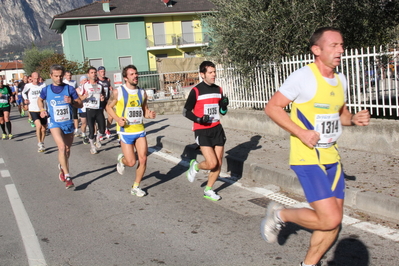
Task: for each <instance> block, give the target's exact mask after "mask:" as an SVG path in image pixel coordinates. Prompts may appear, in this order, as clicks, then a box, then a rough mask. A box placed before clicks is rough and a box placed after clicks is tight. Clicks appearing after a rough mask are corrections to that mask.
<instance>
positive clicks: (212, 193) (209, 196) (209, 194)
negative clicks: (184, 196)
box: [204, 189, 222, 201]
mask: <svg viewBox="0 0 399 266" xmlns="http://www.w3.org/2000/svg"><path fill="white" fill-rule="evenodd" d="M204 198H206V199H210V200H212V201H218V200H220V199H221V198H222V197H220V196H219V195H218V194H216V192H215V191H213V190H212V189H210V190H208V191H205V190H204Z"/></svg>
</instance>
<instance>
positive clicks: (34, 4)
mask: <svg viewBox="0 0 399 266" xmlns="http://www.w3.org/2000/svg"><path fill="white" fill-rule="evenodd" d="M94 1H96V0H67V1H62V0H0V50H2V51H3V52H5V51H6V50H7V52H10V51H12V49H13V48H14V49H16V50H19V49H21V48H22V49H23V48H24V47H25V48H26V47H29V46H30V45H31V44H32V43H35V44H37V45H38V46H48V43H49V42H54V41H59V42H60V40H61V38H60V35H57V34H55V32H53V31H51V30H50V29H49V26H50V23H51V20H52V18H53V16H54V15H57V14H60V13H64V12H66V11H69V10H72V9H75V8H78V7H81V6H84V5H87V4H90V3H92V2H94Z"/></svg>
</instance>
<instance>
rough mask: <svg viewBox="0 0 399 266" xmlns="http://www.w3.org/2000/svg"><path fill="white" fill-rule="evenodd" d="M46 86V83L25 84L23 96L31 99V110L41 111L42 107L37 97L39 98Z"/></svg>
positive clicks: (25, 98)
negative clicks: (38, 103)
mask: <svg viewBox="0 0 399 266" xmlns="http://www.w3.org/2000/svg"><path fill="white" fill-rule="evenodd" d="M44 87H46V84H45V83H41V84H38V85H33V84H32V83H28V84H26V85H25V87H24V90H23V91H22V97H23V98H24V100H29V106H28V108H29V111H31V112H40V108H39V106H38V105H37V99H38V98H39V96H40V92H41V91H42V89H43V88H44Z"/></svg>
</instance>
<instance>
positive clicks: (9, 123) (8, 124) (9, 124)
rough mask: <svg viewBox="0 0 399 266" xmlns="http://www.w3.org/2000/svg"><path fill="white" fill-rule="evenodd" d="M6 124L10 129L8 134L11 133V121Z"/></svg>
mask: <svg viewBox="0 0 399 266" xmlns="http://www.w3.org/2000/svg"><path fill="white" fill-rule="evenodd" d="M6 126H7V130H8V134H11V122H10V121H8V122H6Z"/></svg>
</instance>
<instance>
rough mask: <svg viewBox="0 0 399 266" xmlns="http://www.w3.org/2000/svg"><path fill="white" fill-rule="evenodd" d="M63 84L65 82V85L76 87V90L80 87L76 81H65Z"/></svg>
mask: <svg viewBox="0 0 399 266" xmlns="http://www.w3.org/2000/svg"><path fill="white" fill-rule="evenodd" d="M62 82H64V83H65V84H68V85H69V86H72V87H74V88H75V89H76V88H77V87H78V84H77V83H76V80H72V79H71V80H70V81H68V80H66V79H64V80H63V81H62Z"/></svg>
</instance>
